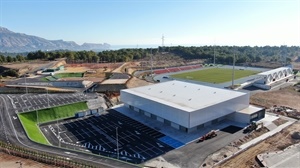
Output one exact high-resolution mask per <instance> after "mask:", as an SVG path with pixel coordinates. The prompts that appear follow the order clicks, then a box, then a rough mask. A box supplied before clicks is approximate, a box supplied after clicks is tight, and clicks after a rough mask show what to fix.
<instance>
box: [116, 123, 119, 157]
mask: <svg viewBox="0 0 300 168" xmlns="http://www.w3.org/2000/svg"><path fill="white" fill-rule="evenodd" d="M116 139H117V159H119V142H118V127H116Z"/></svg>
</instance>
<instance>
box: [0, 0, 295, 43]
mask: <svg viewBox="0 0 300 168" xmlns="http://www.w3.org/2000/svg"><path fill="white" fill-rule="evenodd" d="M0 2H1V8H0V14H1V15H0V24H1V26H3V27H6V28H8V29H10V30H12V31H14V32H21V33H25V34H29V35H36V36H40V37H43V38H46V39H50V40H58V39H63V40H66V41H75V42H77V43H78V44H82V43H84V42H92V43H104V42H106V43H109V44H111V45H145V44H155V45H161V44H162V40H161V38H162V35H163V34H164V37H165V40H164V44H165V45H166V46H170V45H172V46H175V45H214V44H216V45H239V46H244V45H250V46H255V45H258V46H262V45H271V46H273V45H277V46H280V45H288V46H290V45H296V46H299V45H300V0H211V1H209V0H0Z"/></svg>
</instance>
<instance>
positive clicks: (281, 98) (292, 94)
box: [250, 86, 300, 110]
mask: <svg viewBox="0 0 300 168" xmlns="http://www.w3.org/2000/svg"><path fill="white" fill-rule="evenodd" d="M299 102H300V92H297V91H295V89H294V88H293V87H292V86H290V87H287V88H284V89H281V90H276V91H269V92H260V93H256V94H254V95H253V96H251V98H250V103H251V104H256V105H260V106H264V107H267V108H270V107H272V106H273V105H277V106H287V107H291V108H294V109H297V110H300V103H299Z"/></svg>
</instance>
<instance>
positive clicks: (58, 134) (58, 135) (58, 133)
mask: <svg viewBox="0 0 300 168" xmlns="http://www.w3.org/2000/svg"><path fill="white" fill-rule="evenodd" d="M56 125H57V140H58V147H60V140H59V138H60V132H59V125H58V118H57V120H56Z"/></svg>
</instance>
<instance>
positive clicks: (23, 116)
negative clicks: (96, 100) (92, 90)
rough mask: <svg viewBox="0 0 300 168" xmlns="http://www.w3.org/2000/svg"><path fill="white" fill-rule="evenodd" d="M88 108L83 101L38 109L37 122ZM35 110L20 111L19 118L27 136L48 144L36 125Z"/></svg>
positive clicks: (69, 115)
mask: <svg viewBox="0 0 300 168" xmlns="http://www.w3.org/2000/svg"><path fill="white" fill-rule="evenodd" d="M86 109H88V107H87V105H86V103H85V102H80V103H74V104H70V105H65V106H59V107H54V108H50V109H43V110H38V116H39V123H44V122H49V121H53V120H56V119H62V118H68V117H73V116H74V115H75V113H76V112H78V111H81V110H86ZM36 114H37V113H36V111H32V112H28V113H20V114H19V118H20V120H21V122H22V123H23V126H24V128H25V130H26V132H27V134H28V136H29V137H30V138H31V139H32V140H33V141H36V142H38V143H42V144H48V142H47V140H46V139H45V137H44V136H43V134H42V133H41V132H40V130H39V128H38V126H37V115H36Z"/></svg>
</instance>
